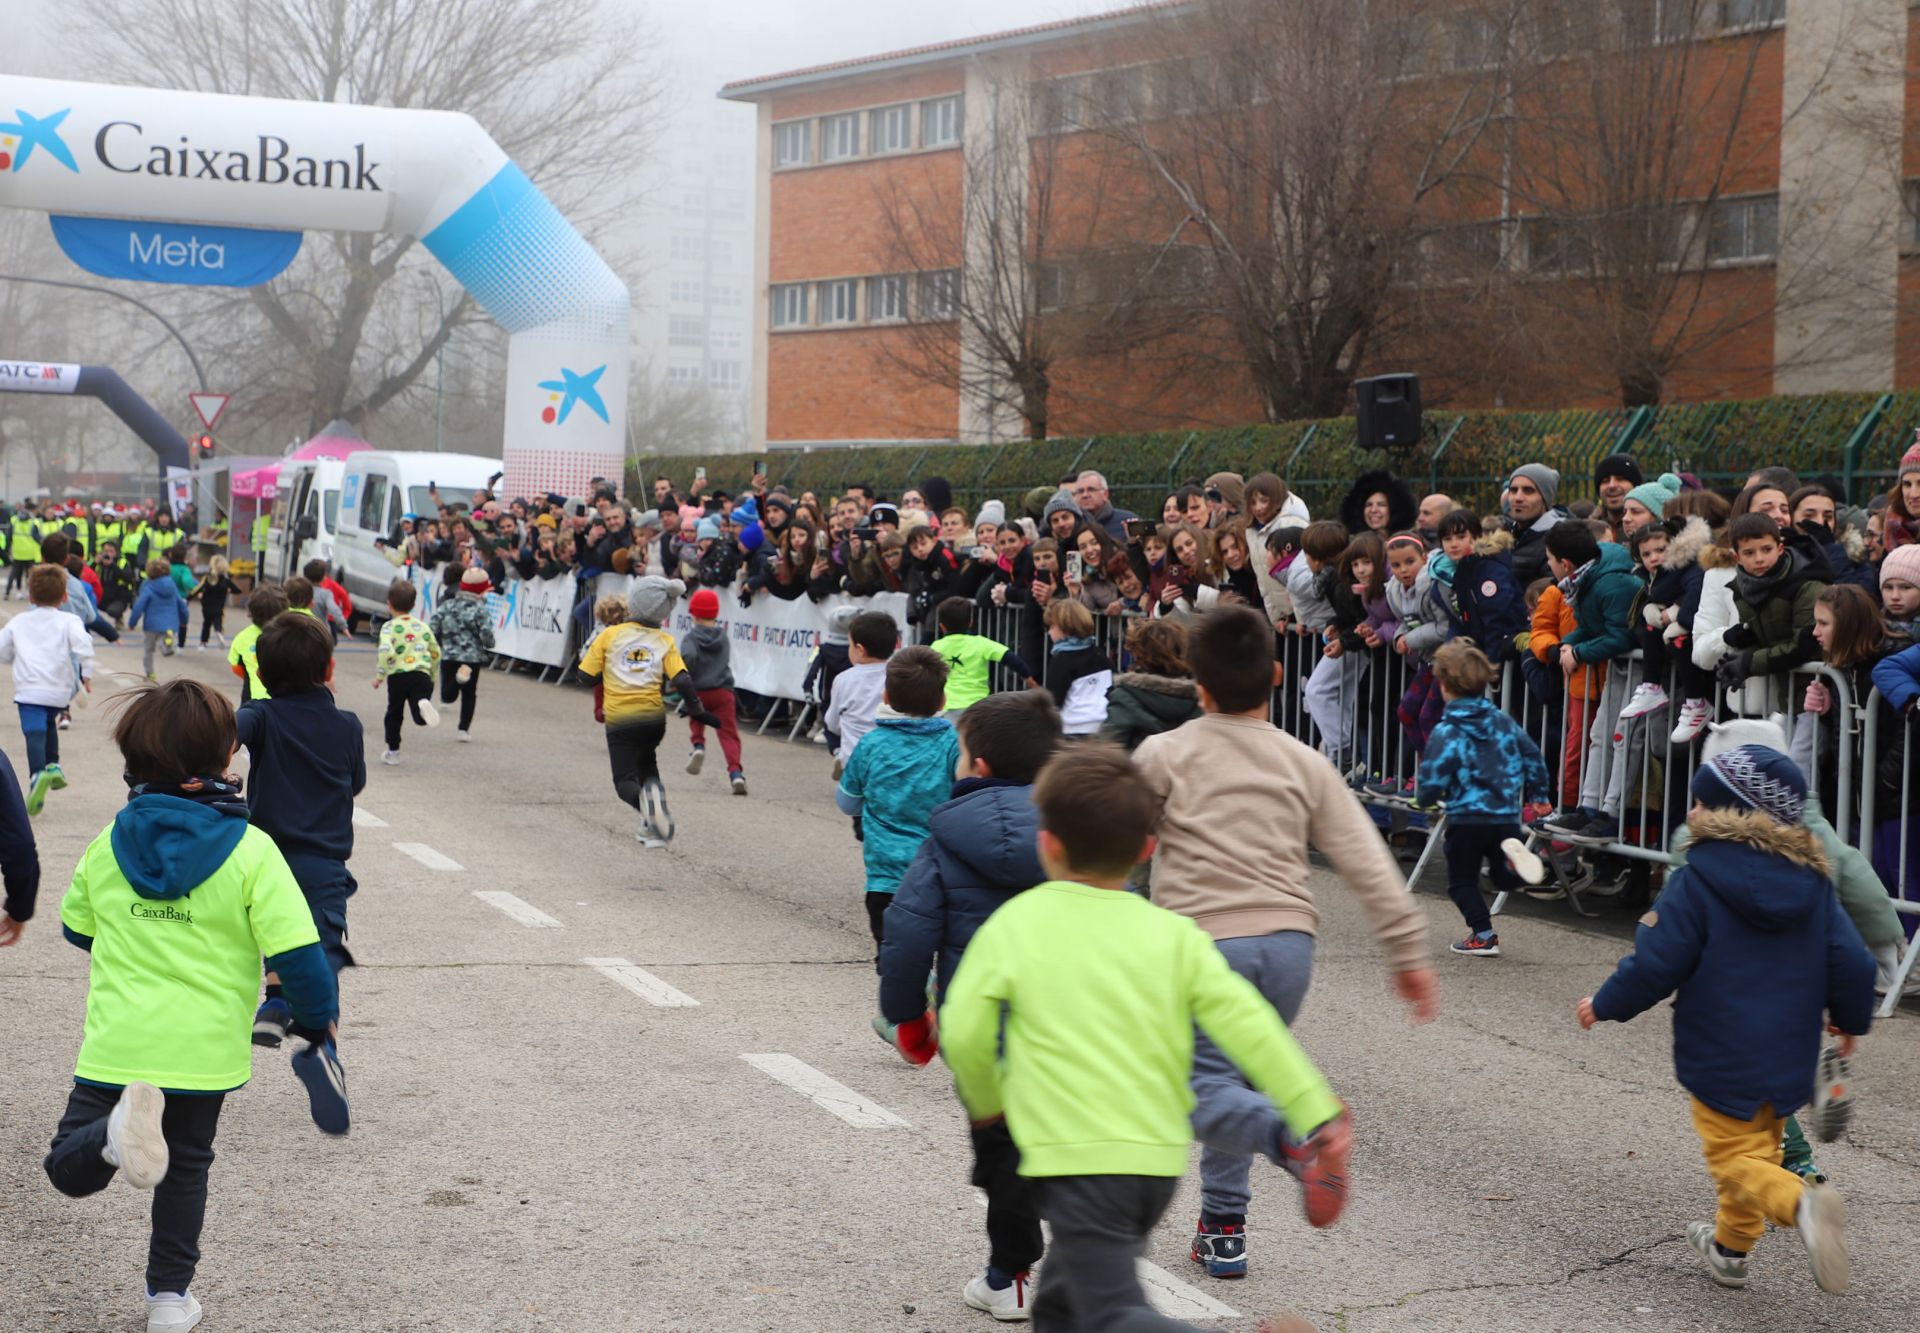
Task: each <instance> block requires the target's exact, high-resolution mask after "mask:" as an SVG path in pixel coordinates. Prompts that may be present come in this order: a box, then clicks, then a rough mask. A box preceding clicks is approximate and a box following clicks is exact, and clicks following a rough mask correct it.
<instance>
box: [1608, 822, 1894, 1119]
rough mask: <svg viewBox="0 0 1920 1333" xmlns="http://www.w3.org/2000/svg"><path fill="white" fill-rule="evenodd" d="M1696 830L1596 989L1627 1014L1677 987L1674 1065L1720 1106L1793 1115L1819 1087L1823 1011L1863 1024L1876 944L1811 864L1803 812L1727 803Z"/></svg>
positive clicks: (1690, 1087)
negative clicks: (1785, 816) (1787, 821)
mask: <svg viewBox="0 0 1920 1333" xmlns="http://www.w3.org/2000/svg"><path fill="white" fill-rule="evenodd" d="M1688 828H1689V829H1690V830H1692V832H1693V834H1694V837H1695V838H1696V841H1695V842H1694V844H1693V845H1692V846H1691V847H1690V848H1688V849H1687V864H1686V865H1684V866H1682V867H1681V868H1680V869H1679V870H1677V871H1675V872H1674V874H1673V875H1672V876H1671V877H1670V878H1669V879H1668V880H1667V886H1666V888H1665V889H1663V890H1662V891H1661V893H1660V897H1659V899H1658V901H1656V902H1655V903H1654V905H1653V908H1652V910H1651V911H1649V912H1648V913H1647V914H1646V915H1645V916H1644V917H1642V918H1641V919H1640V928H1639V930H1638V931H1636V932H1635V934H1634V939H1633V952H1632V953H1630V954H1628V955H1627V956H1626V957H1625V958H1623V959H1621V960H1620V966H1619V967H1618V969H1616V970H1615V972H1614V974H1613V976H1612V978H1611V979H1610V980H1609V981H1608V982H1607V984H1606V985H1604V986H1602V987H1601V988H1600V990H1599V991H1598V993H1596V994H1595V995H1594V997H1593V1012H1594V1016H1595V1017H1597V1018H1603V1019H1609V1020H1612V1021H1614V1022H1625V1021H1626V1020H1627V1019H1629V1018H1632V1017H1634V1015H1636V1014H1639V1013H1642V1012H1644V1011H1645V1010H1647V1009H1650V1008H1652V1007H1653V1006H1654V1005H1656V1004H1658V1003H1659V1002H1660V1001H1661V1000H1663V999H1665V998H1666V997H1667V996H1668V995H1674V994H1675V992H1678V994H1677V995H1675V998H1674V1004H1673V1068H1674V1073H1675V1074H1677V1075H1678V1076H1679V1078H1680V1083H1681V1086H1683V1087H1684V1088H1686V1090H1687V1091H1688V1092H1690V1093H1692V1094H1693V1095H1694V1096H1695V1097H1698V1098H1699V1099H1700V1100H1701V1101H1703V1102H1705V1103H1706V1104H1707V1105H1708V1106H1711V1107H1712V1108H1713V1109H1714V1110H1716V1111H1718V1112H1720V1113H1721V1114H1722V1115H1730V1116H1732V1117H1734V1118H1735V1119H1737V1120H1748V1119H1751V1118H1752V1117H1753V1116H1754V1115H1755V1113H1757V1112H1758V1111H1759V1109H1760V1107H1761V1105H1762V1104H1770V1105H1771V1106H1772V1107H1773V1111H1774V1114H1776V1115H1790V1114H1792V1113H1793V1112H1794V1111H1795V1110H1797V1109H1799V1108H1800V1107H1801V1106H1803V1105H1805V1103H1806V1101H1807V1098H1808V1096H1809V1095H1810V1094H1811V1093H1812V1091H1813V1080H1814V1073H1815V1067H1816V1066H1817V1064H1818V1063H1819V1058H1820V1046H1821V1042H1822V1041H1823V1040H1824V1037H1823V1034H1824V1031H1825V1026H1826V1017H1828V1016H1830V1017H1831V1020H1832V1022H1833V1024H1834V1025H1835V1026H1836V1027H1838V1028H1839V1029H1840V1030H1841V1031H1843V1032H1851V1033H1853V1034H1855V1035H1856V1036H1858V1035H1861V1034H1864V1033H1865V1032H1866V1030H1867V1028H1868V1026H1869V1025H1870V1024H1871V1023H1872V1021H1873V974H1874V964H1873V956H1872V955H1871V954H1869V953H1868V952H1867V947H1866V945H1865V944H1863V943H1861V940H1860V932H1859V931H1858V930H1856V929H1854V925H1853V922H1852V921H1851V920H1849V919H1848V917H1847V914H1846V912H1845V911H1843V910H1842V909H1841V906H1840V897H1839V895H1838V894H1836V893H1835V892H1834V891H1833V885H1832V884H1831V883H1829V882H1828V880H1827V877H1826V876H1825V875H1824V874H1822V873H1821V872H1820V871H1819V870H1817V869H1815V868H1814V867H1813V865H1812V864H1810V862H1811V860H1812V858H1813V856H1814V855H1815V854H1816V853H1815V849H1816V848H1817V844H1815V843H1814V842H1813V841H1812V835H1811V834H1810V833H1808V832H1807V830H1806V828H1805V826H1804V825H1795V826H1792V827H1788V826H1786V825H1782V824H1778V823H1775V822H1774V821H1773V820H1772V818H1771V817H1769V816H1767V815H1764V814H1760V813H1758V812H1751V813H1746V814H1739V813H1734V812H1732V811H1726V810H1713V811H1707V812H1703V813H1701V814H1700V815H1699V816H1698V817H1697V818H1695V819H1692V820H1690V821H1689V822H1688Z"/></svg>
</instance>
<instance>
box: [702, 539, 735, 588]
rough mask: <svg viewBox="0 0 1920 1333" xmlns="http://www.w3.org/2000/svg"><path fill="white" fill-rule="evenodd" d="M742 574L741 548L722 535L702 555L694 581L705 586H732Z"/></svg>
mask: <svg viewBox="0 0 1920 1333" xmlns="http://www.w3.org/2000/svg"><path fill="white" fill-rule="evenodd" d="M739 574H740V549H739V548H738V547H737V546H735V545H734V544H733V543H732V542H730V541H728V540H727V539H726V538H724V537H722V538H721V539H719V540H718V541H716V542H714V544H713V545H712V546H709V547H708V548H707V553H706V554H705V555H703V556H701V557H700V563H699V566H698V568H697V571H696V572H695V574H694V582H695V583H697V584H699V585H700V586H701V587H703V588H731V587H732V586H733V582H734V580H735V579H736V578H737V577H739Z"/></svg>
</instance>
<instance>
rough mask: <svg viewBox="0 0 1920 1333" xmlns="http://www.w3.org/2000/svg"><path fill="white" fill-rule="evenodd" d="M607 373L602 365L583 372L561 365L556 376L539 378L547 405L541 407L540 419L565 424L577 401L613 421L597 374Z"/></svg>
mask: <svg viewBox="0 0 1920 1333" xmlns="http://www.w3.org/2000/svg"><path fill="white" fill-rule="evenodd" d="M606 373H607V368H606V367H605V366H596V367H594V368H593V369H592V370H589V371H586V372H584V373H582V372H580V371H577V370H568V369H567V368H566V367H565V366H562V367H561V368H560V378H559V379H557V380H541V381H540V387H541V388H543V389H545V390H546V391H547V405H546V406H545V407H543V408H541V409H540V419H541V420H542V421H544V422H546V423H547V424H548V425H549V426H558V425H564V424H565V423H566V420H567V418H568V417H569V416H571V415H572V413H573V409H574V405H575V404H576V403H577V404H579V405H580V406H582V407H585V408H586V409H587V410H588V411H590V412H592V413H593V414H594V415H595V416H597V417H599V418H600V419H601V420H602V421H605V422H606V423H607V424H608V425H612V424H613V421H612V418H611V417H609V416H608V415H607V404H606V402H605V400H603V399H602V398H601V397H600V377H601V376H602V375H604V374H606Z"/></svg>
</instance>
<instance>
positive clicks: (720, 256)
mask: <svg viewBox="0 0 1920 1333" xmlns="http://www.w3.org/2000/svg"><path fill="white" fill-rule="evenodd" d="M707 250H708V253H709V254H711V255H712V256H713V258H714V261H715V262H716V263H720V264H726V263H731V262H732V260H733V242H732V241H730V240H728V239H727V238H726V237H724V236H716V237H714V238H713V240H712V242H711V243H710V244H709V245H708V247H707Z"/></svg>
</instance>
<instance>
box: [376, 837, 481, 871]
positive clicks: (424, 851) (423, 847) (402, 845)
mask: <svg viewBox="0 0 1920 1333" xmlns="http://www.w3.org/2000/svg"><path fill="white" fill-rule="evenodd" d="M393 850H394V851H396V852H405V853H406V854H407V855H408V856H411V857H412V858H413V859H414V860H416V861H418V862H419V863H420V864H421V865H423V866H425V867H426V868H427V869H429V870H465V869H466V867H465V866H463V865H461V864H460V863H459V862H458V861H456V860H454V859H453V858H452V857H451V856H448V855H447V854H446V853H445V852H436V851H435V850H434V849H433V848H431V847H429V846H427V844H426V843H424V842H396V843H394V844H393Z"/></svg>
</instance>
